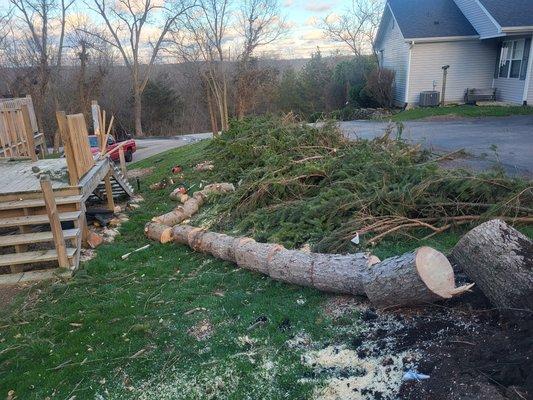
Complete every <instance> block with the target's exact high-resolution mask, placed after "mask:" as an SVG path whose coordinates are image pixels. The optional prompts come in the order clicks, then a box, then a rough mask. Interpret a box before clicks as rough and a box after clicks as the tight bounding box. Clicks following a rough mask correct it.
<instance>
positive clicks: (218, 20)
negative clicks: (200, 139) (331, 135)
mask: <svg viewBox="0 0 533 400" xmlns="http://www.w3.org/2000/svg"><path fill="white" fill-rule="evenodd" d="M9 5H10V6H9V7H8V8H7V9H5V10H3V11H1V12H0V96H2V97H18V96H23V95H26V94H30V95H32V97H33V100H34V105H35V109H36V114H37V118H38V121H39V124H40V125H41V127H43V128H44V130H45V132H47V133H48V132H52V131H54V130H55V122H54V115H55V113H54V111H55V110H57V109H64V110H67V111H68V112H80V111H81V112H83V113H84V114H86V115H87V116H89V114H90V103H91V100H93V99H98V101H99V102H100V104H101V105H102V106H103V107H105V108H106V109H108V110H109V111H110V112H113V113H114V114H116V116H117V120H118V121H119V124H118V125H117V128H118V129H119V131H123V132H135V135H136V136H143V135H146V134H149V135H169V134H178V133H186V132H198V131H207V130H210V131H212V132H214V133H218V132H219V131H224V130H226V129H227V128H228V123H229V118H231V117H235V118H242V117H244V116H245V115H250V114H261V113H265V112H293V113H295V114H297V115H299V116H301V118H304V119H309V118H312V116H313V114H316V113H317V112H331V111H334V110H338V109H344V108H346V107H356V106H376V105H382V103H383V102H380V101H376V99H372V96H371V91H369V90H368V82H367V80H368V77H369V76H371V74H372V71H373V70H375V69H376V62H375V57H374V55H373V54H372V53H373V51H372V43H373V38H374V35H375V32H376V29H377V24H378V21H379V15H380V12H381V8H382V4H381V1H380V0H352V2H351V3H350V5H349V7H348V8H347V9H346V10H345V11H346V12H345V14H344V16H342V17H337V16H327V17H326V18H324V19H323V21H321V22H320V27H321V28H322V29H323V32H324V35H325V36H326V37H328V38H330V39H331V40H332V41H337V42H341V43H344V44H345V46H346V48H347V49H349V50H350V51H351V53H352V55H351V56H345V55H340V54H333V55H331V54H330V55H328V56H324V55H323V54H322V53H321V52H320V49H317V51H316V52H315V53H314V54H313V55H312V56H311V58H310V59H309V60H306V61H303V60H292V61H288V60H274V59H268V58H264V57H260V52H261V51H262V49H265V48H267V47H268V46H269V45H271V44H272V43H274V42H275V41H277V40H278V39H280V38H283V37H285V36H286V35H287V34H289V33H288V32H289V29H288V25H287V22H286V18H285V17H284V16H283V13H282V9H281V7H280V4H279V0H239V1H237V0H116V1H110V0H85V1H83V2H79V1H78V0H9ZM229 43H231V46H230V45H229Z"/></svg>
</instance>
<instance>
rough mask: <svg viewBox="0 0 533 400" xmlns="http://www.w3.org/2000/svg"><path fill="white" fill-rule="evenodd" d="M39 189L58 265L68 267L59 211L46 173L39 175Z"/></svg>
mask: <svg viewBox="0 0 533 400" xmlns="http://www.w3.org/2000/svg"><path fill="white" fill-rule="evenodd" d="M41 190H42V192H43V197H44V204H45V206H46V212H47V214H48V219H49V220H50V229H51V231H52V235H53V237H54V244H55V247H56V251H57V260H58V262H59V266H60V267H61V268H69V267H70V265H69V262H68V255H67V248H66V246H65V237H64V236H63V229H62V228H61V221H60V220H59V212H58V210H57V206H56V201H55V198H54V191H53V190H52V183H51V182H50V178H49V177H48V176H46V175H45V176H42V177H41Z"/></svg>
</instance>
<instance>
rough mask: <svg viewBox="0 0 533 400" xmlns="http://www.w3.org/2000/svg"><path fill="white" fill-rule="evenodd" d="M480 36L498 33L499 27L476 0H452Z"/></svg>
mask: <svg viewBox="0 0 533 400" xmlns="http://www.w3.org/2000/svg"><path fill="white" fill-rule="evenodd" d="M454 1H455V4H457V7H459V9H460V10H461V12H462V13H463V14H464V16H465V17H466V18H467V19H468V20H469V21H470V23H471V24H472V26H473V27H474V29H475V30H476V31H477V32H478V33H479V35H480V36H481V38H484V37H491V36H495V35H498V34H499V33H500V32H499V28H498V26H496V25H495V24H494V22H492V21H491V19H490V18H489V17H488V16H487V14H486V13H485V11H483V9H482V8H481V6H480V5H479V3H478V2H477V1H476V0H454Z"/></svg>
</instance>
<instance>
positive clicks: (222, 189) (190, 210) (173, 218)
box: [152, 183, 235, 226]
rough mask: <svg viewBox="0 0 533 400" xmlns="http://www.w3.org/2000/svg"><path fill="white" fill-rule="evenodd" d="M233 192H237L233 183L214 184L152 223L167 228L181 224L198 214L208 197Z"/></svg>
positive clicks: (156, 218)
mask: <svg viewBox="0 0 533 400" xmlns="http://www.w3.org/2000/svg"><path fill="white" fill-rule="evenodd" d="M233 191H235V187H234V186H233V184H231V183H213V184H211V185H207V186H205V187H204V189H203V190H200V191H197V192H195V193H194V194H193V196H192V197H187V198H186V199H185V198H184V200H185V202H184V203H183V205H181V206H178V207H176V208H175V209H174V210H172V211H170V212H168V213H166V214H163V215H160V216H158V217H155V218H153V219H152V221H153V222H157V223H159V224H163V225H167V226H174V225H177V224H181V223H182V222H183V221H185V220H187V219H189V218H191V217H192V216H193V215H194V214H196V213H197V212H198V210H199V209H200V207H201V206H202V205H203V204H204V203H205V200H206V199H207V196H208V195H210V194H213V193H218V194H223V193H229V192H233ZM172 193H174V192H172Z"/></svg>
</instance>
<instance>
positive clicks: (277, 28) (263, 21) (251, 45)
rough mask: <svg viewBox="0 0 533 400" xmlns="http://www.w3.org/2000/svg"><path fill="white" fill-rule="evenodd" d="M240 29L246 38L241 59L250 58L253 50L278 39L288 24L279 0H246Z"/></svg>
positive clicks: (240, 16)
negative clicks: (281, 10)
mask: <svg viewBox="0 0 533 400" xmlns="http://www.w3.org/2000/svg"><path fill="white" fill-rule="evenodd" d="M238 29H239V33H240V34H241V35H242V37H243V40H244V45H243V49H242V53H241V55H240V57H239V58H240V59H241V60H247V59H249V58H250V57H251V56H252V54H253V52H254V51H255V50H256V49H257V48H258V47H261V46H266V45H268V44H271V43H273V42H274V41H276V40H278V39H279V38H280V37H281V36H282V35H283V34H284V32H285V29H286V24H285V21H284V18H282V16H281V15H280V7H279V1H278V0H244V1H243V3H242V5H241V8H240V10H239V14H238Z"/></svg>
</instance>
